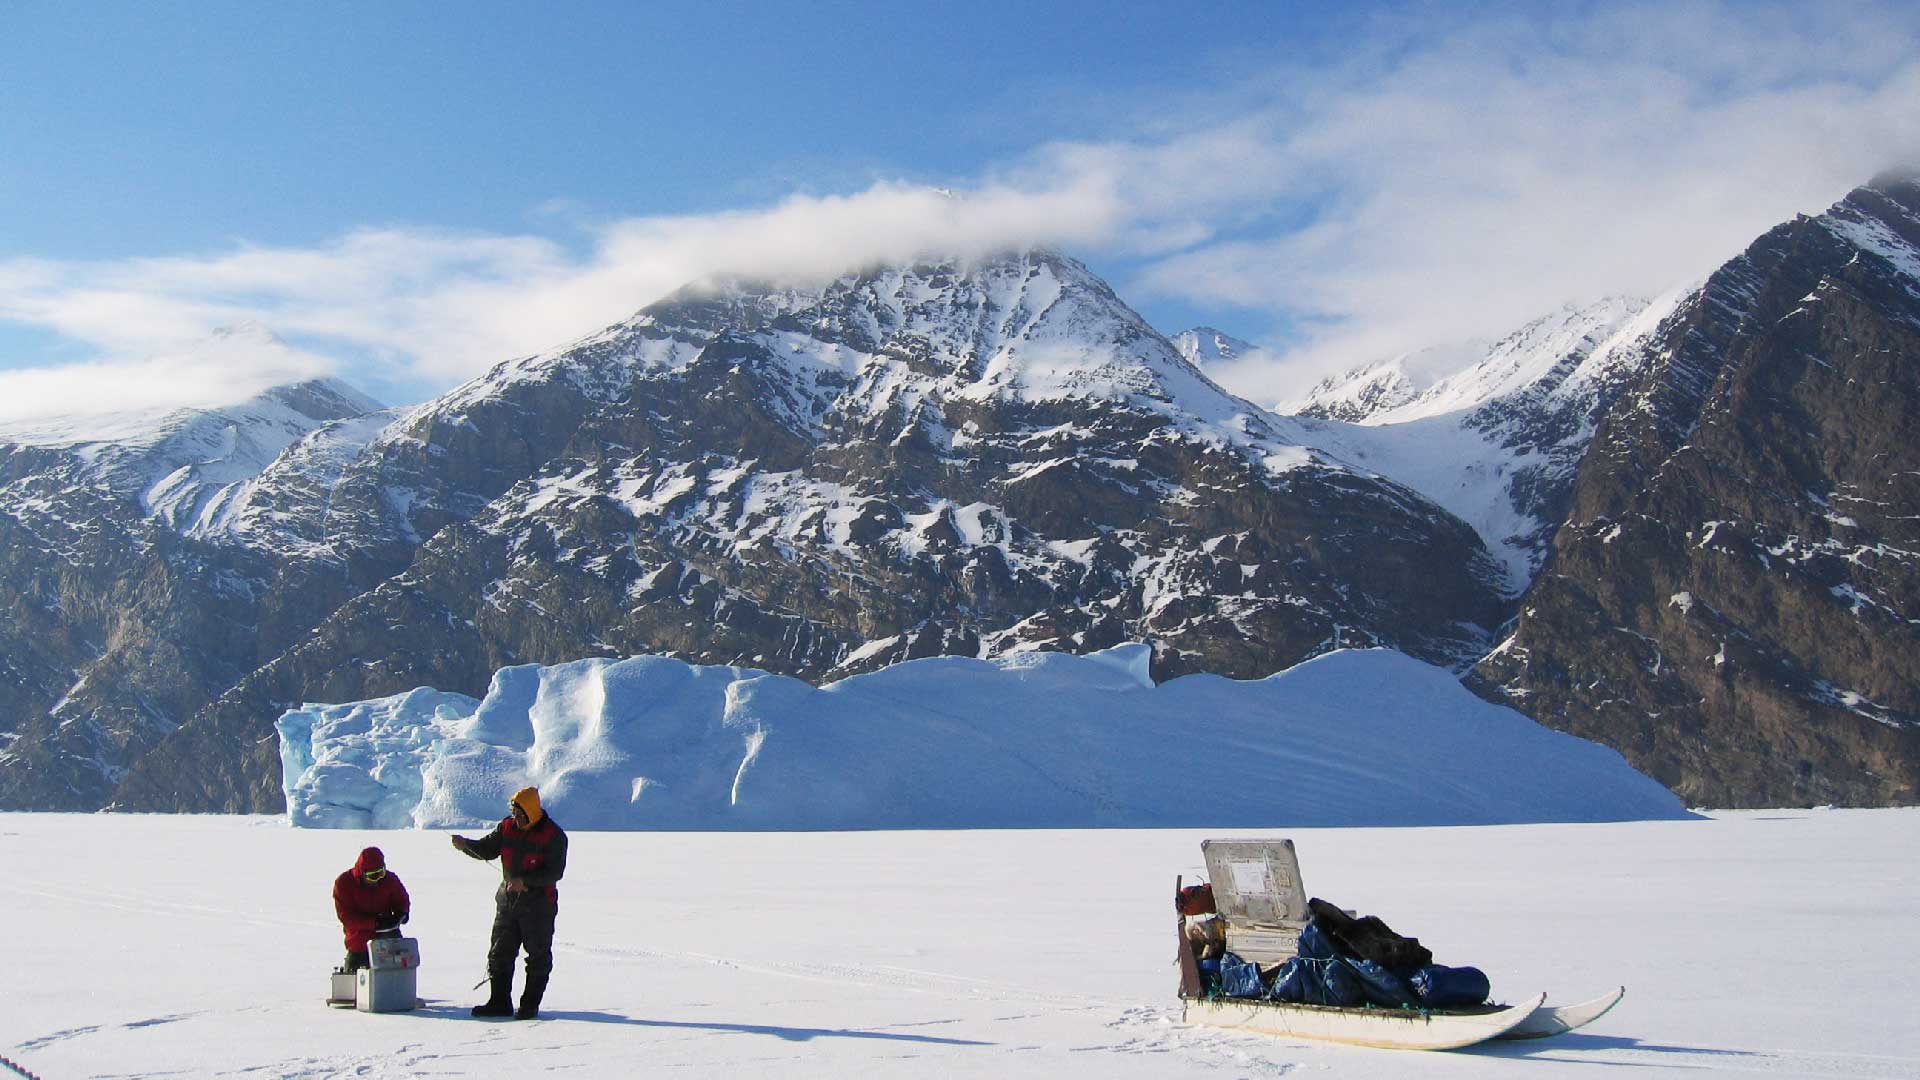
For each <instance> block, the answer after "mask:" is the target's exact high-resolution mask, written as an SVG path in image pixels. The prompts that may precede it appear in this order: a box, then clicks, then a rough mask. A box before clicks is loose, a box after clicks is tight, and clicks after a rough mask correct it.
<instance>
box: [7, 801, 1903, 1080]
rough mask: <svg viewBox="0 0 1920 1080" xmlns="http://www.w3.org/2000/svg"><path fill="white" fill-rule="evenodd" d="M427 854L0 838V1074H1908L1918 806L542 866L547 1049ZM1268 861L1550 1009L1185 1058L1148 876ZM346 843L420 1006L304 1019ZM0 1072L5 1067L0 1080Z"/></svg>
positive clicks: (339, 835)
mask: <svg viewBox="0 0 1920 1080" xmlns="http://www.w3.org/2000/svg"><path fill="white" fill-rule="evenodd" d="M446 835H447V834H446V833H444V832H439V831H395V832H351V831H315V830H306V829H293V828H289V827H288V826H287V824H286V822H285V821H284V820H283V819H280V818H265V817H171V816H115V815H56V814H6V815H0V851H4V853H5V863H6V868H7V870H6V873H5V874H4V875H3V876H0V895H3V896H4V903H5V908H6V910H7V915H8V925H9V934H8V949H7V955H8V961H9V965H8V966H9V969H10V970H9V973H8V974H9V977H8V979H7V986H8V990H7V993H6V997H5V1002H6V1004H5V1009H4V1011H0V1047H4V1049H0V1054H4V1055H5V1056H6V1057H8V1058H11V1059H12V1060H13V1061H15V1062H18V1063H19V1064H20V1065H21V1066H23V1067H25V1068H27V1069H30V1070H32V1071H34V1072H37V1073H38V1074H40V1075H41V1076H43V1077H46V1078H48V1080H56V1078H68V1077H130V1076H142V1077H154V1076H178V1077H188V1076H191V1077H225V1076H244V1077H256V1078H265V1077H348V1076H353V1077H414V1076H419V1077H442V1076H467V1077H499V1076H525V1075H531V1074H536V1073H548V1072H551V1073H554V1074H557V1075H561V1076H571V1077H629V1076H686V1075H716V1076H717V1075H729V1076H758V1075H771V1076H803V1077H843V1076H861V1077H877V1076H980V1077H1006V1076H1093V1077H1123V1078H1124V1077H1166V1076H1216V1075H1217V1076H1315V1077H1330V1078H1338V1077H1354V1078H1362V1077H1364V1078H1369V1080H1395V1078H1401V1077H1421V1078H1435V1077H1496V1078H1498V1077H1526V1078H1528V1080H1537V1078H1543V1077H1563V1078H1587V1080H1592V1078H1593V1077H1596V1076H1600V1075H1604V1071H1603V1070H1600V1069H1596V1066H1611V1067H1614V1068H1615V1069H1617V1070H1620V1072H1619V1075H1620V1076H1623V1077H1626V1076H1631V1077H1635V1078H1643V1077H1658V1076H1666V1075H1672V1076H1685V1077H1689V1078H1703V1077H1721V1076H1725V1077H1735V1076H1737V1077H1752V1076H1775V1077H1783V1078H1785V1077H1867V1078H1878V1077H1915V1076H1920V1025H1915V1024H1914V1023H1913V1013H1912V1009H1911V1008H1910V1005H1909V1003H1908V999H1909V997H1910V995H1909V994H1908V993H1907V991H1906V990H1905V989H1904V988H1905V987H1907V986H1908V985H1910V983H1911V981H1912V976H1913V973H1914V972H1916V971H1920V905H1916V904H1915V903H1914V900H1913V897H1914V894H1915V884H1916V876H1917V872H1916V871H1915V870H1914V869H1913V868H1914V867H1915V866H1916V865H1920V810H1879V811H1841V810H1813V811H1807V810H1783V811H1772V812H1743V813H1714V814H1710V815H1707V816H1705V817H1703V818H1700V819H1696V820H1681V821H1650V822H1629V823H1613V824H1580V825H1565V824H1561V825H1508V826H1484V827H1474V828H1399V829H1351V828H1348V829H1290V828H1273V829H1250V828H1245V827H1235V828H1227V829H1213V830H1062V831H1038V830H1036V831H948V832H852V833H635V832H625V833H611V832H607V833H596V832H576V833H575V834H574V835H573V846H572V861H571V865H570V869H569V871H568V874H567V878H566V881H565V883H564V887H563V890H562V898H561V911H560V923H559V936H558V941H557V950H556V951H557V966H556V969H555V973H554V981H553V985H552V988H551V990H550V992H549V995H548V998H547V1007H546V1011H545V1014H544V1018H543V1019H541V1020H539V1021H536V1022H529V1023H512V1022H506V1023H503V1022H496V1021H483V1020H474V1019H471V1018H470V1017H469V1016H468V1015H467V1007H468V1006H469V1005H471V1004H472V1003H473V1002H475V1001H477V1000H479V996H478V995H477V994H476V992H474V991H473V990H471V989H469V988H470V987H471V986H472V985H473V983H474V982H475V980H477V979H479V978H480V977H481V974H482V952H483V950H484V947H485V938H486V932H487V925H488V920H489V918H490V912H491V893H492V890H493V885H494V883H495V881H496V880H497V871H496V870H495V868H494V867H493V866H492V865H483V864H480V863H477V862H474V861H472V860H469V859H467V858H465V857H463V856H461V855H459V854H457V853H455V852H454V851H453V850H452V849H451V848H450V847H449V846H448V844H447V840H446ZM1207 836H1291V837H1292V838H1293V839H1294V840H1295V842H1296V843H1297V845H1298V849H1299V853H1300V858H1301V864H1302V869H1303V872H1304V875H1305V877H1306V883H1307V887H1308V890H1309V891H1310V892H1312V893H1314V894H1315V895H1320V896H1324V897H1326V898H1328V899H1330V900H1333V901H1335V902H1337V903H1340V904H1341V905H1343V906H1346V907H1350V908H1355V909H1358V910H1360V911H1363V912H1369V913H1374V914H1378V915H1381V916H1382V917H1384V918H1385V919H1386V920H1387V921H1388V922H1389V923H1391V924H1392V925H1393V926H1394V927H1395V928H1396V929H1399V930H1401V931H1402V932H1405V933H1411V934H1416V935H1418V936H1419V937H1420V938H1421V939H1422V940H1423V941H1424V942H1425V943H1426V944H1428V945H1429V946H1430V947H1432V948H1433V949H1434V951H1435V953H1436V957H1437V958H1438V959H1439V960H1440V961H1441V962H1443V963H1456V964H1459V963H1471V964H1476V965H1478V966H1480V967H1482V968H1484V969H1485V970H1486V971H1487V973H1488V974H1489V975H1490V976H1491V978H1492V980H1493V987H1494V993H1495V995H1496V997H1499V998H1501V999H1503V1000H1509V1001H1511V1000H1515V999H1519V998H1523V997H1526V996H1528V995H1531V994H1534V993H1537V992H1539V991H1542V990H1546V991H1549V992H1550V999H1551V1000H1555V1001H1561V1002H1567V1001H1573V1000H1580V999H1584V998H1586V997H1589V996H1591V995H1593V994H1596V993H1599V992H1600V991H1603V990H1605V989H1608V988H1609V987H1612V986H1614V985H1618V984H1625V985H1626V987H1627V997H1626V1000H1625V1001H1624V1002H1622V1003H1621V1005H1620V1006H1619V1007H1618V1008H1617V1009H1615V1010H1614V1011H1613V1013H1611V1014H1610V1015H1608V1016H1606V1017H1604V1018H1602V1019H1601V1020H1600V1021H1598V1022H1597V1023H1595V1024H1593V1025H1592V1026H1591V1027H1589V1028H1587V1029H1585V1030H1583V1031H1581V1032H1577V1033H1574V1034H1571V1035H1565V1036H1561V1037H1559V1038H1556V1039H1548V1040H1542V1041H1537V1042H1532V1043H1508V1044H1496V1045H1495V1046H1494V1047H1493V1048H1487V1049H1481V1048H1475V1049H1470V1050H1465V1051H1455V1052H1450V1053H1438V1054H1437V1053H1411V1052H1405V1051H1390V1050H1366V1049H1353V1048H1345V1047H1338V1046H1328V1045H1316V1044H1313V1043H1307V1042H1300V1041H1293V1040H1288V1039H1281V1038H1274V1037H1271V1036H1261V1035H1243V1034H1234V1033H1227V1032H1219V1031H1214V1030H1209V1029H1205V1028H1189V1027H1185V1026H1182V1025H1181V1023H1180V1021H1179V1004H1178V1002H1177V1001H1176V1000H1175V998H1174V993H1173V991H1174V984H1175V971H1174V968H1173V966H1172V955H1173V954H1172V929H1171V928H1172V915H1171V905H1170V902H1169V894H1170V891H1171V889H1172V887H1173V878H1174V875H1175V874H1178V873H1184V874H1186V875H1187V876H1188V878H1189V879H1191V878H1193V877H1195V876H1197V875H1199V874H1200V873H1201V861H1200V850H1199V842H1200V840H1201V839H1202V838H1204V837H1207ZM365 844H378V845H380V846H382V847H383V848H384V849H385V850H386V852H387V855H388V860H389V862H390V864H391V865H392V866H393V867H394V868H395V870H396V871H397V872H398V873H399V874H400V875H401V876H402V877H403V878H404V880H405V881H406V884H407V885H408V887H409V888H410V889H411V890H412V892H413V896H414V904H415V907H414V911H415V915H414V918H413V922H412V924H411V927H410V929H411V931H412V932H413V933H414V934H415V935H416V936H418V938H419V939H420V942H421V949H422V953H423V957H424V961H423V962H424V966H423V968H422V969H421V972H420V989H421V993H422V995H423V996H424V997H426V998H427V999H429V1001H428V1004H427V1007H426V1008H425V1009H423V1010H421V1011H418V1012H414V1013H402V1014H390V1015H373V1014H364V1013H356V1012H352V1011H342V1010H334V1009H329V1008H327V1007H326V1006H325V1005H323V1004H322V1003H321V999H322V997H323V996H324V994H325V991H326V985H327V971H328V970H329V968H330V967H331V966H332V965H333V963H334V962H336V960H337V959H338V953H339V950H340V938H339V932H338V928H337V926H336V924H335V922H334V920H333V917H332V913H331V910H330V907H329V902H328V888H329V885H330V882H331V880H332V878H333V876H334V875H335V874H336V873H338V872H339V871H340V870H342V869H344V868H345V867H346V866H347V865H348V864H349V862H351V860H352V859H353V856H354V854H355V853H356V852H357V851H358V850H359V848H360V847H361V846H363V845H365ZM0 1075H5V1071H4V1070H3V1069H0Z"/></svg>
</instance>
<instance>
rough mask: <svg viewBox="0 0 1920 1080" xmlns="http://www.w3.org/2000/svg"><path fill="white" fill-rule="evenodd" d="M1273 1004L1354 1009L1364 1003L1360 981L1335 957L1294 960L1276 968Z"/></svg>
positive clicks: (1364, 997) (1364, 995)
mask: <svg viewBox="0 0 1920 1080" xmlns="http://www.w3.org/2000/svg"><path fill="white" fill-rule="evenodd" d="M1269 996H1270V997H1271V998H1272V999H1273V1000H1275V1001H1288V1002H1292V1003H1294V1004H1296V1005H1342V1006H1347V1005H1358V1004H1360V1003H1361V1002H1362V1001H1364V1000H1366V994H1365V992H1364V991H1363V990H1362V989H1361V986H1360V977H1359V976H1358V975H1355V974H1354V972H1353V969H1352V968H1350V967H1348V966H1347V962H1346V961H1344V960H1341V959H1338V958H1336V957H1328V958H1325V959H1314V958H1311V957H1305V956H1296V957H1294V958H1293V959H1291V960H1289V961H1287V962H1286V963H1284V964H1282V965H1280V970H1279V972H1278V973H1276V974H1275V975H1274V977H1273V992H1272V993H1271V994H1270V995H1269Z"/></svg>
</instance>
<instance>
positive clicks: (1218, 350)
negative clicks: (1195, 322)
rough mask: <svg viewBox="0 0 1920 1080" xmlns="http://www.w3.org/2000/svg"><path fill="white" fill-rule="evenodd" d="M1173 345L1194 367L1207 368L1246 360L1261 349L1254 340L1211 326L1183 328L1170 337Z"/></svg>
mask: <svg viewBox="0 0 1920 1080" xmlns="http://www.w3.org/2000/svg"><path fill="white" fill-rule="evenodd" d="M1169 340H1171V341H1172V342H1173V347H1174V348H1175V349H1177V350H1179V353H1180V356H1181V358H1182V359H1184V360H1185V361H1186V362H1187V363H1189V364H1192V365H1193V366H1194V367H1197V368H1200V369H1201V370H1203V371H1204V370H1206V369H1207V368H1209V367H1217V366H1219V365H1221V364H1229V363H1232V362H1234V361H1236V360H1244V359H1246V358H1247V357H1248V356H1251V355H1252V354H1254V353H1257V352H1259V351H1260V349H1259V346H1257V345H1254V344H1253V343H1252V342H1248V341H1242V340H1240V339H1239V338H1237V337H1234V336H1233V335H1232V334H1229V333H1227V332H1226V331H1224V330H1216V329H1214V328H1213V327H1211V326H1196V327H1194V328H1193V329H1191V330H1182V331H1181V332H1180V333H1178V334H1175V335H1173V337H1172V338H1170V339H1169Z"/></svg>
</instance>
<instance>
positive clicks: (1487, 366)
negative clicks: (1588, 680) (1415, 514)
mask: <svg viewBox="0 0 1920 1080" xmlns="http://www.w3.org/2000/svg"><path fill="white" fill-rule="evenodd" d="M1692 292H1693V290H1692V289H1678V290H1674V291H1673V292H1671V293H1668V294H1666V295H1664V296H1662V297H1661V298H1659V299H1658V300H1655V301H1652V302H1646V301H1639V300H1627V299H1610V300H1604V301H1601V302H1600V303H1597V304H1594V305H1591V306H1588V307H1581V308H1576V307H1568V308H1564V309H1562V310H1560V311H1558V312H1555V313H1553V314H1551V315H1547V316H1544V317H1542V318H1540V319H1536V320H1534V321H1533V322H1530V323H1528V324H1527V325H1526V326H1523V327H1521V328H1520V329H1519V330H1516V331H1514V332H1513V333H1511V334H1509V335H1507V336H1505V337H1503V338H1501V339H1500V340H1499V341H1497V342H1495V343H1494V344H1493V345H1492V346H1490V347H1488V348H1486V349H1485V350H1484V352H1481V353H1480V354H1479V355H1478V356H1476V357H1474V358H1473V360H1472V362H1471V363H1469V364H1467V365H1466V366H1464V367H1461V368H1458V369H1456V370H1453V371H1450V372H1447V373H1446V374H1444V375H1440V376H1439V377H1437V378H1435V377H1432V372H1434V371H1435V370H1436V369H1435V367H1434V365H1436V364H1438V363H1440V362H1442V359H1443V357H1442V356H1441V354H1440V353H1438V352H1435V353H1431V354H1428V355H1425V356H1423V357H1422V358H1421V359H1420V361H1419V363H1418V364H1411V363H1410V362H1409V359H1408V358H1406V357H1402V358H1396V359H1394V360H1392V361H1388V362H1386V363H1384V364H1381V365H1378V366H1376V367H1373V368H1368V369H1356V371H1355V372H1354V373H1351V375H1350V377H1348V378H1347V379H1345V380H1344V381H1333V382H1329V383H1324V384H1322V387H1321V388H1320V389H1319V390H1318V391H1316V392H1315V393H1314V394H1312V395H1310V396H1309V397H1308V398H1307V399H1304V402H1303V403H1296V405H1297V408H1296V411H1298V412H1300V413H1301V414H1302V415H1303V417H1305V416H1318V417H1325V418H1327V419H1326V420H1323V421H1321V422H1320V423H1319V424H1318V426H1317V427H1316V428H1315V429H1314V430H1313V431H1312V432H1311V433H1310V434H1307V435H1306V436H1305V438H1306V439H1307V440H1308V441H1310V442H1313V443H1314V444H1315V445H1316V446H1318V447H1320V448H1321V449H1323V450H1324V451H1326V452H1328V453H1329V454H1332V455H1335V456H1338V457H1339V458H1341V459H1343V460H1345V461H1348V462H1350V463H1352V464H1354V465H1356V466H1359V467H1362V468H1367V469H1372V470H1375V471H1377V472H1378V473H1380V474H1381V475H1384V476H1387V477H1390V478H1392V479H1393V480H1395V481H1397V482H1399V483H1402V484H1405V485H1406V486H1408V487H1410V488H1412V489H1414V490H1415V491H1418V492H1420V493H1421V494H1422V495H1424V496H1426V497H1427V498H1429V499H1432V500H1433V501H1434V502H1436V503H1438V504H1439V505H1441V506H1443V507H1445V508H1446V509H1447V510H1449V511H1450V512H1452V513H1453V514H1454V515H1455V516H1456V517H1459V518H1460V519H1461V520H1463V521H1465V522H1467V523H1468V524H1470V525H1472V526H1473V527H1474V529H1475V531H1476V532H1478V533H1479V534H1480V538H1481V540H1482V541H1483V542H1484V543H1485V544H1486V545H1487V548H1488V550H1490V551H1491V552H1493V553H1494V555H1495V556H1496V557H1498V558H1499V559H1500V560H1501V562H1502V564H1503V565H1504V567H1505V569H1506V587H1507V591H1508V593H1509V594H1510V595H1516V596H1517V595H1518V594H1519V593H1520V592H1522V591H1523V590H1524V589H1525V588H1526V586H1527V584H1528V582H1530V581H1531V580H1532V579H1533V575H1534V574H1535V573H1536V572H1538V570H1539V568H1540V564H1541V563H1542V561H1543V560H1544V559H1545V558H1546V553H1547V543H1548V541H1549V540H1550V539H1551V537H1552V534H1553V530H1554V529H1556V528H1557V527H1558V526H1559V524H1560V522H1561V521H1562V520H1564V518H1565V513H1566V508H1565V497H1566V493H1567V492H1568V491H1569V490H1570V487H1571V484H1572V480H1573V473H1574V470H1575V469H1576V468H1577V467H1578V465H1579V463H1580V461H1581V459H1582V457H1583V456H1584V454H1585V452H1586V448H1587V445H1588V443H1589V442H1590V441H1591V440H1592V438H1593V433H1594V425H1595V423H1596V422H1597V421H1598V419H1599V417H1600V416H1601V415H1602V414H1603V413H1604V411H1605V409H1606V407H1607V406H1608V405H1609V404H1611V402H1612V400H1613V396H1614V395H1615V394H1616V393H1617V392H1618V390H1619V388H1620V387H1622V386H1623V385H1624V384H1625V382H1626V381H1627V380H1628V379H1629V378H1631V377H1632V376H1634V375H1635V374H1637V373H1638V372H1640V371H1641V370H1643V369H1644V368H1645V367H1646V365H1647V364H1648V363H1649V362H1650V360H1651V353H1650V350H1651V349H1652V347H1653V345H1652V342H1653V341H1654V339H1655V335H1656V332H1657V331H1658V329H1659V327H1660V325H1661V323H1662V322H1663V321H1664V320H1665V319H1666V318H1667V317H1668V316H1670V315H1671V314H1672V313H1673V311H1674V309H1675V307H1676V306H1677V305H1678V304H1679V303H1680V302H1681V301H1682V300H1683V299H1684V298H1686V297H1687V296H1689V295H1691V293H1692ZM1410 370H1413V371H1424V372H1426V373H1427V374H1426V375H1423V376H1420V377H1416V376H1414V375H1410V374H1409V371H1410ZM1339 421H1348V422H1346V423H1341V422H1339Z"/></svg>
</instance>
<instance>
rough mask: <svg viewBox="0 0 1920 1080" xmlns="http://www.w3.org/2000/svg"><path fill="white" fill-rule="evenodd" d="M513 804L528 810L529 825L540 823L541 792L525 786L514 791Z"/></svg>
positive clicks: (529, 826)
mask: <svg viewBox="0 0 1920 1080" xmlns="http://www.w3.org/2000/svg"><path fill="white" fill-rule="evenodd" d="M513 805H515V806H517V807H519V808H520V809H522V810H524V811H526V814H527V827H528V828H532V827H533V826H535V825H538V824H540V815H541V810H540V792H539V791H538V790H536V789H534V788H530V787H523V788H521V789H520V790H519V791H516V792H514V793H513Z"/></svg>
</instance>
